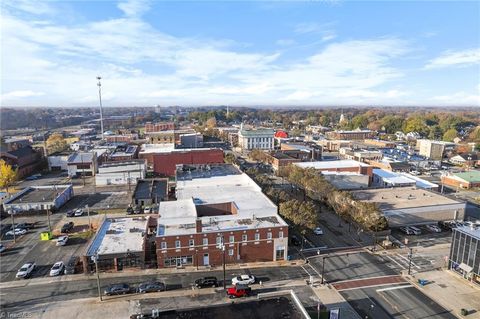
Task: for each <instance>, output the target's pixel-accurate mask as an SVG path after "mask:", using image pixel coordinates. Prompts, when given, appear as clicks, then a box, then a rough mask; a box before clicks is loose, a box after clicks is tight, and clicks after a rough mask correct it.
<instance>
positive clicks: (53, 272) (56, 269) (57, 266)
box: [50, 261, 65, 277]
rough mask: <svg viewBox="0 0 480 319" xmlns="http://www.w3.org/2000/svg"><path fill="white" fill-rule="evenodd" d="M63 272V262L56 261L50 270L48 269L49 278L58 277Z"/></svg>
mask: <svg viewBox="0 0 480 319" xmlns="http://www.w3.org/2000/svg"><path fill="white" fill-rule="evenodd" d="M64 272H65V264H64V263H63V261H57V262H56V263H54V264H53V266H52V268H51V269H50V276H51V277H53V276H59V275H61V274H63V273H64Z"/></svg>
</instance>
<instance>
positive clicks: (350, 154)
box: [338, 147, 383, 163]
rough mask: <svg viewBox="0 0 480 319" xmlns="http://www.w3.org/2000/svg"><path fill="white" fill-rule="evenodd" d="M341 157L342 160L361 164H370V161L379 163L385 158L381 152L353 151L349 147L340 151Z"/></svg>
mask: <svg viewBox="0 0 480 319" xmlns="http://www.w3.org/2000/svg"><path fill="white" fill-rule="evenodd" d="M338 153H339V155H340V158H341V159H346V160H354V161H359V162H364V163H366V162H368V161H379V160H381V159H382V158H383V154H382V152H380V151H372V150H361V149H355V150H354V149H351V148H347V147H342V148H340V150H339V152H338Z"/></svg>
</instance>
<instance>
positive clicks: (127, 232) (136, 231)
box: [92, 217, 148, 256]
mask: <svg viewBox="0 0 480 319" xmlns="http://www.w3.org/2000/svg"><path fill="white" fill-rule="evenodd" d="M105 223H106V225H103V226H102V228H101V229H100V231H99V233H98V236H100V237H99V238H95V241H94V242H93V243H92V246H93V245H95V242H97V239H98V242H97V244H96V245H97V247H98V254H99V255H100V256H101V255H108V254H121V253H126V252H127V251H131V252H138V251H143V236H144V234H145V232H146V230H147V223H148V218H141V217H139V218H112V219H107V220H105ZM132 230H133V231H132Z"/></svg>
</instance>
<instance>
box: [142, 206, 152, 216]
mask: <svg viewBox="0 0 480 319" xmlns="http://www.w3.org/2000/svg"><path fill="white" fill-rule="evenodd" d="M151 212H152V208H151V207H150V206H146V207H145V208H144V209H143V213H144V214H150V213H151Z"/></svg>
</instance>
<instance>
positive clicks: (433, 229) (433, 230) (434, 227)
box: [425, 225, 442, 233]
mask: <svg viewBox="0 0 480 319" xmlns="http://www.w3.org/2000/svg"><path fill="white" fill-rule="evenodd" d="M425 227H426V228H427V229H428V230H430V231H432V232H434V233H441V232H442V230H441V229H440V227H438V226H437V225H427V226H425Z"/></svg>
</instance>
